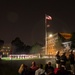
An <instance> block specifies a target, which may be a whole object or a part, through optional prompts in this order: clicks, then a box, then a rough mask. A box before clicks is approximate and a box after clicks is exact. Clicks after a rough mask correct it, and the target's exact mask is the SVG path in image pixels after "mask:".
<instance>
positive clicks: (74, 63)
mask: <svg viewBox="0 0 75 75" xmlns="http://www.w3.org/2000/svg"><path fill="white" fill-rule="evenodd" d="M74 59H75V58H74V54H73V51H71V52H70V54H69V61H70V67H71V72H72V73H73V74H75V60H74Z"/></svg>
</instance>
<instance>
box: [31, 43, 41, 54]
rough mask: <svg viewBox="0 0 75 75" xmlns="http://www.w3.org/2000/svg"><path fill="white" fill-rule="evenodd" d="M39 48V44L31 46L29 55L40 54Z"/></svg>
mask: <svg viewBox="0 0 75 75" xmlns="http://www.w3.org/2000/svg"><path fill="white" fill-rule="evenodd" d="M41 48H42V45H41V44H39V43H35V44H34V45H33V46H32V49H31V51H30V53H32V54H36V53H40V52H41Z"/></svg>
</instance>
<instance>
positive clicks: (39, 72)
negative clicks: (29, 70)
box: [35, 64, 46, 75]
mask: <svg viewBox="0 0 75 75" xmlns="http://www.w3.org/2000/svg"><path fill="white" fill-rule="evenodd" d="M35 75H46V73H45V70H44V69H43V65H42V64H40V65H39V68H38V69H37V70H36V71H35Z"/></svg>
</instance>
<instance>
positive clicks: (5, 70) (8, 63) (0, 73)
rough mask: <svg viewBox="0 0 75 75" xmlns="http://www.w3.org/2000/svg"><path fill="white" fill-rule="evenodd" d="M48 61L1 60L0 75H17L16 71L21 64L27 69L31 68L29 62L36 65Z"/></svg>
mask: <svg viewBox="0 0 75 75" xmlns="http://www.w3.org/2000/svg"><path fill="white" fill-rule="evenodd" d="M48 60H50V59H23V60H22V59H20V60H14V59H12V60H10V59H8V58H3V59H2V60H1V61H0V75H18V69H19V67H20V65H21V64H22V63H24V64H26V65H27V66H28V67H30V66H31V62H32V61H35V62H36V64H37V65H38V64H40V63H42V64H45V63H46V62H47V61H48Z"/></svg>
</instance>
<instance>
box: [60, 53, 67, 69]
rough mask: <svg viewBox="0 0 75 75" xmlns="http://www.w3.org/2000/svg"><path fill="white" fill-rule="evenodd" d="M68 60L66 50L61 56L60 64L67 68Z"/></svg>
mask: <svg viewBox="0 0 75 75" xmlns="http://www.w3.org/2000/svg"><path fill="white" fill-rule="evenodd" d="M66 62H67V57H66V53H65V52H64V53H63V54H62V55H61V56H60V64H61V65H62V66H63V67H65V68H66Z"/></svg>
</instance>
